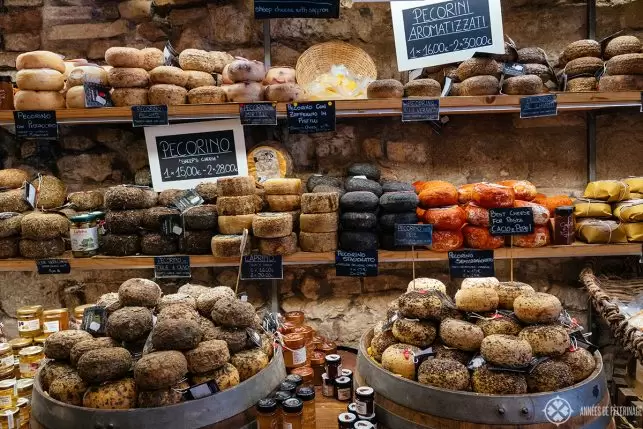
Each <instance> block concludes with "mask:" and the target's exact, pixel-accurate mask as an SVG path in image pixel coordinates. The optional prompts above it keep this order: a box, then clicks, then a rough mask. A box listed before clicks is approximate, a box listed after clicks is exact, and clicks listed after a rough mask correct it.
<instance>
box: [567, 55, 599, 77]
mask: <svg viewBox="0 0 643 429" xmlns="http://www.w3.org/2000/svg"><path fill="white" fill-rule="evenodd" d="M602 68H603V60H601V59H600V58H596V57H581V58H576V59H573V60H571V61H570V62H568V63H567V64H566V65H565V69H564V73H566V74H567V76H578V75H582V74H590V75H592V74H594V73H596V72H597V71H598V70H600V69H602Z"/></svg>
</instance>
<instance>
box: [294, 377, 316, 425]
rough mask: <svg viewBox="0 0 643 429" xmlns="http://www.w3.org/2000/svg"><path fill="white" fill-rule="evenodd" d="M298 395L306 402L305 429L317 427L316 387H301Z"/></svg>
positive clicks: (304, 412)
mask: <svg viewBox="0 0 643 429" xmlns="http://www.w3.org/2000/svg"><path fill="white" fill-rule="evenodd" d="M297 397H298V398H299V399H301V401H302V402H303V403H304V410H303V429H315V428H316V423H315V421H316V418H315V389H313V388H312V387H300V388H299V389H297Z"/></svg>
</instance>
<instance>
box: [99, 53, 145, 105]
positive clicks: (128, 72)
mask: <svg viewBox="0 0 643 429" xmlns="http://www.w3.org/2000/svg"><path fill="white" fill-rule="evenodd" d="M105 61H107V64H109V65H110V66H112V68H111V69H110V70H109V71H108V72H107V78H108V81H109V84H110V86H112V87H113V88H114V90H113V91H112V101H113V102H114V106H117V107H120V106H136V105H144V104H149V101H148V89H147V88H148V86H149V82H150V76H149V73H148V71H147V70H146V69H145V67H146V65H148V64H147V63H146V55H145V53H144V52H143V51H141V50H140V49H136V48H122V47H113V48H109V49H107V51H105Z"/></svg>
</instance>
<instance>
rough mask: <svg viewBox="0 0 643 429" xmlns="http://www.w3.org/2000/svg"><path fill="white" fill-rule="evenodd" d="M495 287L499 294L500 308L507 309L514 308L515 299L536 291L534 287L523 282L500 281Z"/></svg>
mask: <svg viewBox="0 0 643 429" xmlns="http://www.w3.org/2000/svg"><path fill="white" fill-rule="evenodd" d="M494 289H495V290H496V293H497V294H498V308H502V309H505V310H513V309H514V301H515V299H516V298H518V297H519V296H520V295H522V294H525V293H534V292H535V291H534V288H533V287H531V286H529V285H528V284H527V283H521V282H500V283H498V284H497V285H495V286H494Z"/></svg>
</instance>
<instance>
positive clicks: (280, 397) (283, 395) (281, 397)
mask: <svg viewBox="0 0 643 429" xmlns="http://www.w3.org/2000/svg"><path fill="white" fill-rule="evenodd" d="M288 398H292V393H290V392H286V391H283V390H278V391H276V392H275V401H277V403H278V404H281V403H282V402H283V401H285V400H286V399H288Z"/></svg>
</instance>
